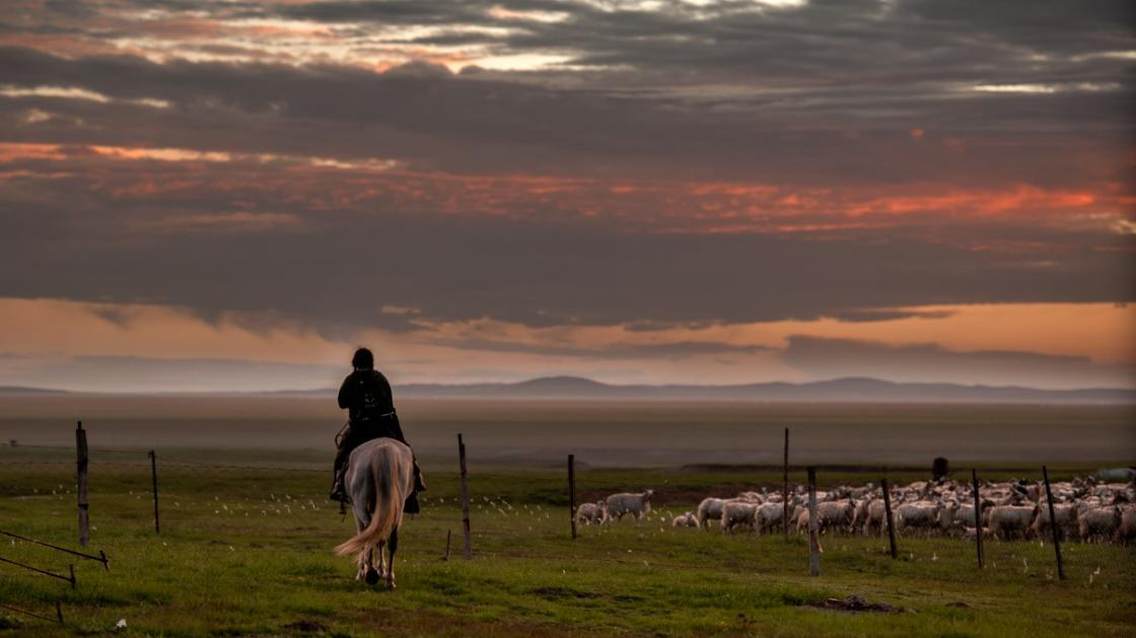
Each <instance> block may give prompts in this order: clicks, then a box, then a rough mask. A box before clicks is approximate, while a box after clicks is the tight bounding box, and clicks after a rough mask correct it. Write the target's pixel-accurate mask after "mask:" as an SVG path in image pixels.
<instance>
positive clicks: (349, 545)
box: [335, 438, 414, 556]
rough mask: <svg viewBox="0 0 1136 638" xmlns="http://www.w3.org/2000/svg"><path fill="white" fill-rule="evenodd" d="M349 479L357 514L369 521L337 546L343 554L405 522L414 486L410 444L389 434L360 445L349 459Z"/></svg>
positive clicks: (363, 547) (388, 533) (347, 478)
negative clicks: (408, 501) (403, 509)
mask: <svg viewBox="0 0 1136 638" xmlns="http://www.w3.org/2000/svg"><path fill="white" fill-rule="evenodd" d="M346 483H347V489H348V490H349V492H350V494H351V500H352V503H353V504H352V509H353V510H354V513H355V517H356V519H358V520H360V521H363V520H367V525H366V527H365V528H364V529H362V530H361V531H359V533H357V534H355V536H352V537H351V538H350V539H348V540H347V541H345V542H343V543H342V544H340V545H339V546H337V547H336V548H335V553H337V554H339V555H341V556H342V555H345V554H354V553H357V552H360V551H362V550H363V549H365V548H367V547H370V546H373V545H374V544H376V543H377V542H379V541H384V540H386V539H387V538H388V537H390V535H391V531H392V530H394V529H397V528H398V526H399V524H400V523H401V522H402V508H403V503H404V502H405V501H406V497H407V496H409V495H410V492H411V490H412V489H413V486H414V478H413V456H412V454H411V452H410V448H409V447H407V446H406V444H404V443H401V442H399V441H396V440H395V439H390V438H380V439H374V440H372V441H368V442H366V443H364V444H362V445H360V446H359V447H357V448H355V450H354V451H353V452H351V457H350V459H349V460H348V465H347V474H346ZM368 517H369V520H368Z"/></svg>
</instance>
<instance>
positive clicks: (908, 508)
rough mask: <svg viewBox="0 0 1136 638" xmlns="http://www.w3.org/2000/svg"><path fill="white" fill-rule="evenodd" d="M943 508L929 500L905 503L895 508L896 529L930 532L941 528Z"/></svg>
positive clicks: (900, 530)
mask: <svg viewBox="0 0 1136 638" xmlns="http://www.w3.org/2000/svg"><path fill="white" fill-rule="evenodd" d="M941 508H942V506H941V505H939V504H938V503H932V502H929V501H916V502H915V503H903V504H902V505H900V506H899V507H897V508H896V509H895V531H896V532H899V533H903V532H906V531H907V530H909V529H921V530H924V531H928V532H929V531H931V530H935V529H939V510H940V509H941Z"/></svg>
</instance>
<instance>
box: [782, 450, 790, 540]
mask: <svg viewBox="0 0 1136 638" xmlns="http://www.w3.org/2000/svg"><path fill="white" fill-rule="evenodd" d="M784 470H785V473H784V476H783V478H784V479H785V481H784V483H783V484H782V486H781V502H782V504H783V505H782V512H781V529H782V531H783V532H784V533H785V540H789V428H785V463H784Z"/></svg>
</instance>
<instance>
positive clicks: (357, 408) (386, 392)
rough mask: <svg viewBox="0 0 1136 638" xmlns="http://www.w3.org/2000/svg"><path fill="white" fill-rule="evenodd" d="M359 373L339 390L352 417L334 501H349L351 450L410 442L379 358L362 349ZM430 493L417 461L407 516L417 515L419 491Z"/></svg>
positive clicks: (356, 362) (355, 362) (355, 360)
mask: <svg viewBox="0 0 1136 638" xmlns="http://www.w3.org/2000/svg"><path fill="white" fill-rule="evenodd" d="M351 365H352V367H354V368H355V370H354V371H353V372H352V373H351V374H349V375H347V378H346V379H344V380H343V385H342V386H341V387H340V388H339V407H340V408H343V409H346V410H347V414H348V418H349V421H348V425H347V432H346V433H344V435H343V437H342V439H341V440H340V441H339V450H338V452H336V455H335V470H334V479H333V481H332V484H331V500H333V501H341V502H342V501H346V500H347V493H346V490H345V489H344V485H343V476H344V473H345V472H346V471H347V459H348V458H349V457H350V456H351V451H352V450H354V449H355V448H357V447H359V446H360V445H362V444H363V443H366V442H367V441H370V440H371V439H377V438H380V437H389V438H392V439H395V440H396V441H399V442H401V443H405V444H406V445H407V447H409V446H410V444H409V443H406V437H405V436H403V434H402V426H401V425H399V422H398V414H396V413H395V411H394V398H393V396H392V395H391V387H390V383H389V382H388V381H387V378H386V377H385V376H383V373H381V372H379V371H378V370H375V357H374V355H372V354H371V351H370V350H368V349H366V348H359V349H358V350H356V351H355V356H354V357H352V359H351ZM425 490H426V484H425V483H423V482H422V470H421V469H419V467H418V461H417V460H415V461H414V491H413V492H411V494H410V496H409V497H407V499H406V507H405V509H404V511H405V512H406V513H407V514H417V513H418V511H419V508H418V492H422V491H425Z"/></svg>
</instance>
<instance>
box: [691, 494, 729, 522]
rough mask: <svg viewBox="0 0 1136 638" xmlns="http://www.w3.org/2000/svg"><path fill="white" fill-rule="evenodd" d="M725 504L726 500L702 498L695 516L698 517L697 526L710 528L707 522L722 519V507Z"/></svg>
mask: <svg viewBox="0 0 1136 638" xmlns="http://www.w3.org/2000/svg"><path fill="white" fill-rule="evenodd" d="M725 504H726V499H723V498H714V497H710V498H704V499H702V502H701V503H699V504H698V509H697V510H696V512H697V513H696V514H695V516H697V517H698V526H699V527H705V528H707V529H709V528H710V525H709V523H708V521H716V520H720V519H721V518H722V507H723V506H724V505H725Z"/></svg>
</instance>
